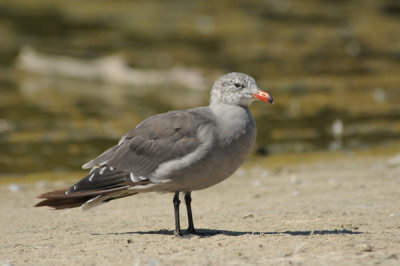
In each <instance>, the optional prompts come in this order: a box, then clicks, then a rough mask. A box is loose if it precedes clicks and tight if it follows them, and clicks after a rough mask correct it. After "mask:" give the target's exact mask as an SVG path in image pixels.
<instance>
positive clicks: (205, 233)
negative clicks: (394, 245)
mask: <svg viewBox="0 0 400 266" xmlns="http://www.w3.org/2000/svg"><path fill="white" fill-rule="evenodd" d="M196 231H197V234H196V235H197V236H199V237H212V236H217V235H225V236H242V235H256V236H263V235H291V236H312V235H359V234H365V233H364V232H357V231H352V230H348V229H341V230H338V229H334V230H307V231H282V232H250V231H230V230H218V229H196ZM183 233H184V236H186V237H187V236H195V235H190V234H187V233H186V231H183ZM92 235H174V231H173V230H166V229H163V230H156V231H134V232H120V233H118V232H113V233H105V234H100V233H92Z"/></svg>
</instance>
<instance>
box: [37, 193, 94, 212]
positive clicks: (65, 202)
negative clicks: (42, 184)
mask: <svg viewBox="0 0 400 266" xmlns="http://www.w3.org/2000/svg"><path fill="white" fill-rule="evenodd" d="M66 192H67V189H65V190H56V191H52V192H47V193H44V194H42V195H40V196H39V197H38V198H42V199H45V200H42V201H41V202H39V203H38V204H36V205H35V207H42V206H49V207H52V208H54V209H56V210H61V209H66V208H75V207H79V206H81V205H82V204H83V203H85V202H86V201H88V200H90V199H91V198H93V197H94V196H96V195H87V194H86V195H67V194H65V193H66Z"/></svg>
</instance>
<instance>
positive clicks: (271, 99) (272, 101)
mask: <svg viewBox="0 0 400 266" xmlns="http://www.w3.org/2000/svg"><path fill="white" fill-rule="evenodd" d="M268 101H269V103H270V104H274V98H272V97H271V96H269V100H268Z"/></svg>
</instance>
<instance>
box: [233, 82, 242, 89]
mask: <svg viewBox="0 0 400 266" xmlns="http://www.w3.org/2000/svg"><path fill="white" fill-rule="evenodd" d="M233 85H234V86H235V87H236V88H238V89H243V87H244V85H243V84H240V83H233Z"/></svg>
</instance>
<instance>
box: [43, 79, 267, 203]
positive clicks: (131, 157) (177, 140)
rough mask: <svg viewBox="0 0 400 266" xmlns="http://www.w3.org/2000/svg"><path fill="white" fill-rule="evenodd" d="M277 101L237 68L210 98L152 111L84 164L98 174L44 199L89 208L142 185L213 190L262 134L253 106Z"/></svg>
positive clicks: (138, 190)
mask: <svg viewBox="0 0 400 266" xmlns="http://www.w3.org/2000/svg"><path fill="white" fill-rule="evenodd" d="M255 99H261V100H263V101H266V102H270V103H272V102H273V100H272V97H270V96H269V95H268V94H267V93H265V92H262V91H261V90H259V89H258V87H257V84H256V82H255V81H254V79H253V78H251V77H250V76H248V75H245V74H242V73H229V74H226V75H224V76H222V77H221V78H219V79H218V80H217V81H216V82H215V84H214V86H213V89H212V91H211V99H210V105H209V106H207V107H199V108H194V109H188V110H181V111H171V112H168V113H164V114H159V115H155V116H152V117H149V118H147V119H146V120H144V121H143V122H142V123H140V124H139V125H138V126H136V127H134V128H132V129H131V130H130V131H129V132H127V133H126V134H125V135H124V136H123V137H122V139H121V140H120V141H119V143H118V144H117V145H115V146H113V147H111V148H110V149H108V150H106V151H105V152H104V153H103V154H101V155H100V156H98V157H97V158H96V159H94V160H92V161H90V162H88V163H86V164H85V165H83V168H84V169H91V171H90V173H89V174H88V175H87V176H86V177H85V178H84V179H82V180H81V181H79V182H78V183H77V184H75V185H74V186H72V187H71V188H70V189H68V190H66V191H65V190H64V191H54V192H49V193H45V194H43V195H41V196H40V197H42V198H46V200H44V201H42V202H40V203H39V204H37V205H36V206H51V207H54V208H56V209H62V208H69V207H78V206H81V208H82V209H88V208H91V207H94V206H97V205H98V204H100V203H103V202H108V201H110V200H113V199H117V198H121V197H125V196H129V195H133V194H137V193H141V192H152V191H154V192H161V193H165V192H175V193H177V192H188V193H189V195H190V191H194V190H200V189H205V188H208V187H210V186H213V185H215V184H217V183H219V182H221V181H223V180H225V179H226V178H228V177H229V176H231V175H232V174H233V173H234V172H235V171H236V170H237V169H238V168H239V167H240V165H241V164H242V163H243V162H244V161H245V159H246V158H247V156H248V154H249V153H250V151H251V149H252V147H253V146H254V142H255V139H256V131H257V130H256V124H255V121H254V118H253V116H252V115H251V113H250V110H249V105H250V104H251V102H252V101H254V100H255Z"/></svg>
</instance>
